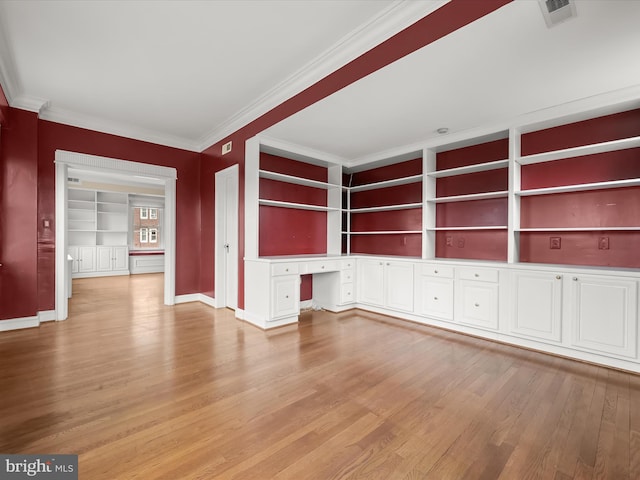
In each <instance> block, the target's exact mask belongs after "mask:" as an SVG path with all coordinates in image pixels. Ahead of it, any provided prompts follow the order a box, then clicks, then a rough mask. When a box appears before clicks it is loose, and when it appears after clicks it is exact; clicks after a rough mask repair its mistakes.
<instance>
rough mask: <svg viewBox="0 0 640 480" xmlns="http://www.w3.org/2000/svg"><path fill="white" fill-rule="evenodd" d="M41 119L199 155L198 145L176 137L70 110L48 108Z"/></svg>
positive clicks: (41, 114) (42, 112)
mask: <svg viewBox="0 0 640 480" xmlns="http://www.w3.org/2000/svg"><path fill="white" fill-rule="evenodd" d="M40 118H41V119H42V120H48V121H51V122H56V123H62V124H64V125H70V126H72V127H79V128H85V129H88V130H93V131H96V132H101V133H108V134H109V135H117V136H120V137H126V138H131V139H135V140H140V141H143V142H149V143H155V144H157V145H164V146H167V147H173V148H179V149H182V150H188V151H191V152H197V153H199V152H200V150H198V147H197V143H196V142H194V141H192V140H189V139H186V138H182V137H178V136H176V135H167V134H161V133H158V132H154V131H152V130H148V129H145V128H140V127H136V126H133V125H126V124H123V123H122V122H117V121H112V120H106V119H102V118H98V117H93V116H90V115H84V114H80V113H77V112H72V111H69V110H65V109H61V108H57V107H53V106H47V107H45V108H43V109H42V110H41V111H40Z"/></svg>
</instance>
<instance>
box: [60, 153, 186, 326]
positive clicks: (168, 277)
mask: <svg viewBox="0 0 640 480" xmlns="http://www.w3.org/2000/svg"><path fill="white" fill-rule="evenodd" d="M55 165H56V168H55V171H56V174H55V203H56V205H55V212H56V250H55V264H56V265H55V312H56V320H65V319H66V318H67V316H68V312H69V304H68V300H69V299H68V292H69V285H68V282H69V279H70V278H71V272H70V271H69V263H68V262H67V251H68V249H69V241H68V235H67V221H68V219H67V189H68V182H67V177H68V169H69V167H71V168H74V169H79V170H90V171H97V172H103V173H116V174H120V175H122V174H129V175H139V176H144V177H152V178H155V179H159V180H162V181H164V194H165V224H164V231H165V237H164V250H165V254H164V304H165V305H174V304H175V297H176V293H175V292H176V265H175V264H176V180H177V170H176V169H175V168H172V167H162V166H159V165H151V164H147V163H139V162H131V161H128V160H118V159H115V158H107V157H99V156H96V155H87V154H84V153H77V152H68V151H65V150H56V153H55Z"/></svg>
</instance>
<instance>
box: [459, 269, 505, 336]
mask: <svg viewBox="0 0 640 480" xmlns="http://www.w3.org/2000/svg"><path fill="white" fill-rule="evenodd" d="M457 272H458V279H457V287H456V307H455V312H454V313H455V317H454V318H455V320H456V321H457V322H460V323H464V324H466V325H470V326H473V327H480V328H488V329H491V330H497V329H498V312H499V309H498V275H499V272H498V270H495V269H482V268H474V269H471V268H460V269H458V271H457Z"/></svg>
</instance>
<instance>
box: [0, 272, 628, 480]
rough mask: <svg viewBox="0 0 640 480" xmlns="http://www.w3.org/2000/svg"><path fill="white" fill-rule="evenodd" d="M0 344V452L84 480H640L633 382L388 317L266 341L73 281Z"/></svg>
mask: <svg viewBox="0 0 640 480" xmlns="http://www.w3.org/2000/svg"><path fill="white" fill-rule="evenodd" d="M73 292H74V296H73V298H72V300H71V303H70V316H69V319H68V320H67V321H65V322H52V323H47V324H44V325H42V326H41V327H40V328H35V329H29V330H21V331H13V332H4V333H0V365H1V366H2V368H1V370H0V452H2V453H24V454H27V453H76V454H79V470H80V478H81V479H85V480H102V479H105V480H114V479H115V480H120V479H123V480H125V479H145V480H154V479H170V480H183V479H188V480H191V479H241V480H245V479H259V480H262V479H280V480H284V479H296V480H298V479H305V480H306V479H322V480H326V479H367V480H371V479H384V480H389V479H407V480H409V479H437V480H443V479H444V480H447V479H454V480H457V479H464V480H473V479H487V480H494V479H503V480H512V479H517V480H525V479H551V480H566V479H572V478H575V479H615V480H622V479H634V480H635V479H640V377H639V376H635V375H632V374H626V373H622V372H618V371H614V370H609V369H606V368H601V367H597V366H592V365H587V364H582V363H578V362H573V361H570V360H565V359H561V358H556V357H552V356H547V355H544V354H539V353H535V352H531V351H527V350H522V349H518V348H513V347H509V346H505V345H500V344H496V343H491V342H488V341H484V340H480V339H475V338H472V337H466V336H463V335H459V334H454V333H449V332H446V331H443V330H438V329H433V328H429V327H426V326H421V325H414V324H411V323H407V322H403V321H400V320H396V319H393V318H390V317H384V316H381V315H375V314H370V313H367V312H363V311H357V310H354V311H351V312H346V313H343V314H339V315H336V314H330V313H326V312H309V313H304V314H303V315H302V320H301V322H300V324H299V325H296V326H288V327H283V328H280V329H276V330H273V331H268V332H263V331H261V330H259V329H257V328H255V327H253V326H251V325H249V324H246V323H243V322H240V321H237V320H235V319H234V316H233V312H231V311H230V310H226V309H212V308H210V307H207V306H205V305H202V304H199V303H190V304H181V305H176V306H174V307H166V306H164V305H162V275H158V274H151V275H135V276H131V277H110V278H109V277H107V278H101V279H79V280H74V285H73Z"/></svg>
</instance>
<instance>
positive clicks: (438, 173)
mask: <svg viewBox="0 0 640 480" xmlns="http://www.w3.org/2000/svg"><path fill="white" fill-rule="evenodd" d="M508 166H509V160H496V161H494V162H486V163H478V164H477V165H467V166H465V167H456V168H448V169H446V170H435V171H433V172H429V173H427V175H428V176H430V177H433V178H442V177H453V176H456V175H466V174H467V173H476V172H484V171H487V170H498V169H500V168H507V167H508Z"/></svg>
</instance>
